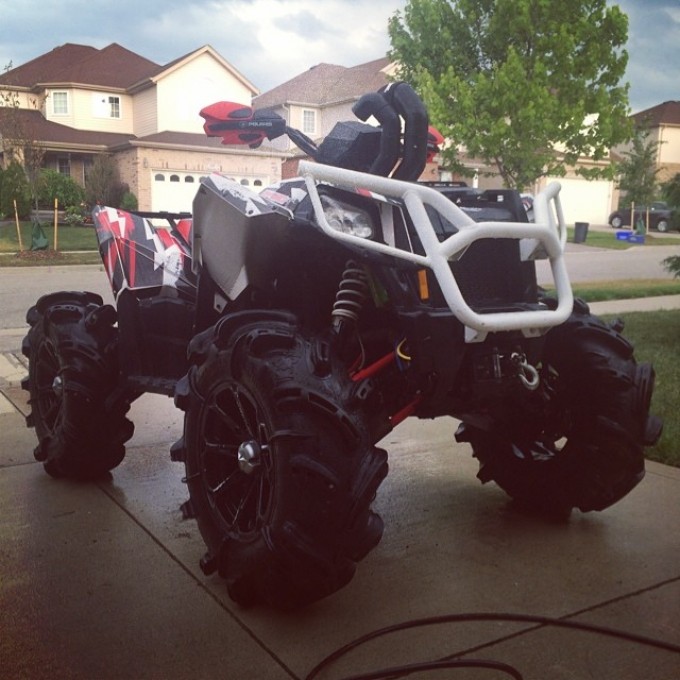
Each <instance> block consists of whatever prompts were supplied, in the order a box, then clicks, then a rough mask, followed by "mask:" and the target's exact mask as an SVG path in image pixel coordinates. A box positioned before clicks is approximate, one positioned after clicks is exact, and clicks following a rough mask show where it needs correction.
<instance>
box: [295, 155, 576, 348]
mask: <svg viewBox="0 0 680 680" xmlns="http://www.w3.org/2000/svg"><path fill="white" fill-rule="evenodd" d="M300 174H301V175H302V177H303V178H304V179H305V183H306V185H307V190H308V191H309V195H310V198H311V201H312V205H313V207H314V213H315V216H316V219H317V222H318V224H319V226H320V227H321V229H323V231H324V232H325V233H326V234H327V235H328V236H330V237H331V238H334V239H336V240H339V241H344V242H346V243H348V244H352V245H353V246H354V247H359V248H362V249H365V250H372V251H375V252H378V253H383V254H388V255H392V256H393V257H398V258H401V259H403V260H407V261H409V262H413V263H415V264H417V265H419V266H421V267H427V268H429V269H431V270H432V272H433V273H434V275H435V277H436V279H437V282H438V284H439V287H440V288H441V291H442V294H443V295H444V299H445V300H446V303H447V304H448V306H449V308H450V309H451V311H452V312H453V314H455V316H456V317H457V318H458V319H459V320H460V321H461V322H462V323H463V324H464V325H465V327H466V340H467V341H468V342H479V341H482V340H483V339H484V338H485V337H486V335H487V334H488V333H493V332H502V331H521V332H522V333H523V334H524V335H525V336H527V337H531V336H535V335H541V334H543V333H545V332H546V331H547V330H549V329H550V328H552V327H553V326H557V325H559V324H561V323H563V322H564V321H566V319H567V318H568V317H569V315H570V314H571V312H572V308H573V304H574V298H573V294H572V290H571V284H570V282H569V276H568V274H567V269H566V263H565V260H564V248H565V245H566V242H567V229H566V224H565V222H564V215H563V213H562V206H561V203H560V199H559V192H560V184H559V183H558V182H552V183H551V184H549V185H548V186H547V187H546V188H545V189H544V190H543V191H542V192H541V193H539V194H538V195H537V196H536V198H535V200H534V216H535V222H532V223H527V222H475V221H474V220H472V219H471V218H470V217H469V216H468V215H466V214H465V213H464V212H463V211H462V210H461V209H460V208H459V207H458V206H456V205H455V204H454V203H452V202H451V201H450V200H449V199H448V198H446V197H445V196H442V194H440V193H439V192H438V191H436V190H435V189H432V188H430V187H427V186H423V185H419V184H415V183H411V182H404V181H400V180H395V179H390V178H386V177H380V176H376V175H370V174H367V173H363V172H356V171H354V170H345V169H342V168H335V167H332V166H328V165H321V164H318V163H311V162H309V161H302V162H301V163H300ZM321 182H323V183H326V184H332V185H334V186H336V187H338V188H340V189H343V188H344V189H347V190H350V191H352V192H355V191H357V190H366V191H371V192H374V193H377V194H381V195H383V196H387V197H391V198H395V199H399V200H401V201H402V202H403V205H404V208H405V210H407V211H408V213H409V216H410V218H411V221H412V223H413V225H414V227H415V229H416V232H417V234H418V236H419V238H420V241H421V243H422V246H423V249H424V251H425V254H424V255H421V254H419V253H414V252H411V251H408V250H401V249H399V248H395V247H393V246H390V245H387V244H384V243H379V242H377V241H371V240H368V239H363V238H361V237H359V236H354V235H352V234H347V233H344V232H340V231H337V230H335V229H333V228H332V227H331V226H330V225H329V223H328V221H327V220H326V217H325V214H324V210H323V206H322V204H321V198H320V196H319V191H318V188H317V185H318V184H319V183H321ZM426 205H428V206H431V207H432V208H433V209H434V210H436V211H437V212H439V213H440V214H441V215H442V216H443V217H444V218H445V219H446V220H448V221H449V222H450V223H451V224H453V225H455V227H456V228H457V229H458V232H457V233H455V234H452V235H451V236H449V237H448V238H446V239H445V240H444V241H441V242H440V241H439V240H438V238H437V234H436V232H435V229H434V227H433V226H432V223H431V222H430V219H429V217H428V215H427V211H426V208H425V206H426ZM498 238H503V239H516V240H518V241H520V254H521V257H522V259H524V260H535V259H544V258H547V259H548V260H549V261H550V268H551V272H552V277H553V282H554V284H555V290H556V295H557V306H556V307H555V308H554V309H548V308H547V307H541V308H540V309H533V310H523V311H512V312H489V313H478V312H475V311H474V310H473V309H472V308H471V307H470V306H469V305H468V304H467V302H466V301H465V299H464V298H463V295H462V294H461V291H460V288H459V286H458V283H457V281H456V279H455V276H454V274H453V272H452V271H451V267H450V265H449V263H450V262H451V261H455V260H457V259H460V258H461V257H462V256H463V254H464V253H465V251H466V250H467V248H468V247H469V246H470V244H472V243H474V242H475V241H480V240H482V239H498Z"/></svg>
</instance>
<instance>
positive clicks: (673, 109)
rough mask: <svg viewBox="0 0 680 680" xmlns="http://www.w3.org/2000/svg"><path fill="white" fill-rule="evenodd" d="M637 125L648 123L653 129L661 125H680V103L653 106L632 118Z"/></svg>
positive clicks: (669, 102) (673, 102)
mask: <svg viewBox="0 0 680 680" xmlns="http://www.w3.org/2000/svg"><path fill="white" fill-rule="evenodd" d="M632 118H633V120H634V121H635V122H636V123H646V124H647V125H651V126H652V127H657V126H659V125H680V102H678V101H667V102H663V104H657V105H656V106H652V108H651V109H645V110H644V111H640V113H636V114H635V115H634V116H632Z"/></svg>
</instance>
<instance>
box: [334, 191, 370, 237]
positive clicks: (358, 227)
mask: <svg viewBox="0 0 680 680" xmlns="http://www.w3.org/2000/svg"><path fill="white" fill-rule="evenodd" d="M321 205H322V206H323V213H324V215H325V216H326V221H327V222H328V224H329V225H330V227H331V229H335V230H336V231H341V232H344V233H345V234H352V235H353V236H358V237H359V238H372V237H373V222H372V221H371V216H370V215H369V214H368V213H367V212H366V211H364V210H361V209H360V208H357V207H356V206H354V205H351V204H349V203H344V202H343V201H338V200H336V199H335V198H331V197H330V196H323V195H322V196H321Z"/></svg>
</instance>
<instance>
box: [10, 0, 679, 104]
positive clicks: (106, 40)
mask: <svg viewBox="0 0 680 680" xmlns="http://www.w3.org/2000/svg"><path fill="white" fill-rule="evenodd" d="M405 4H406V0H372V2H370V3H367V2H365V1H364V0H324V2H323V3H320V2H318V0H141V1H140V0H116V2H115V3H108V2H107V3H104V2H102V1H100V0H61V2H59V3H56V2H55V3H50V2H45V1H44V0H40V1H36V0H22V2H17V1H16V0H0V17H1V20H0V68H2V67H3V66H5V65H7V64H8V63H9V62H10V61H12V62H13V64H14V65H15V66H18V65H19V64H22V63H25V62H26V61H29V60H30V59H33V58H34V57H37V56H40V55H41V54H44V53H45V52H48V51H49V50H51V49H53V48H54V47H57V46H59V45H61V44H63V43H66V42H74V43H82V44H86V45H92V46H94V47H105V46H106V45H108V44H110V43H112V42H117V43H120V44H121V45H123V46H124V47H127V48H128V49H130V50H133V51H135V52H137V53H138V54H141V55H142V56H144V57H146V58H148V59H151V60H153V61H155V62H157V63H159V64H164V63H167V62H169V61H171V60H173V59H175V58H177V57H178V56H181V55H183V54H186V53H188V52H191V51H193V50H195V49H198V48H199V47H201V46H202V45H205V44H209V45H211V46H212V47H214V48H215V49H216V50H217V51H218V52H219V53H220V54H221V55H222V56H223V57H224V58H225V59H226V60H227V61H229V62H230V63H231V64H233V66H235V67H236V68H237V69H238V70H239V71H240V72H241V73H242V74H243V75H244V76H245V77H246V78H248V79H249V80H250V81H251V82H252V83H253V84H254V85H256V86H257V87H259V88H260V89H261V90H263V91H265V90H267V89H269V88H271V87H274V86H275V85H278V84H280V83H282V82H284V81H286V80H288V79H290V78H292V77H294V76H295V75H297V74H298V73H301V72H303V71H305V70H307V69H309V68H310V67H312V66H314V65H315V64H318V63H320V62H328V63H336V64H342V65H345V66H354V65H356V64H361V63H363V62H365V61H369V60H372V59H376V58H378V57H381V56H383V55H384V54H385V53H386V51H387V50H388V49H389V39H388V37H387V21H388V19H389V17H390V16H391V15H392V14H393V13H394V12H395V11H396V10H398V9H402V8H403V7H404V5H405ZM610 4H618V5H619V6H620V7H621V9H622V10H623V11H624V12H626V13H627V14H628V15H629V21H630V25H629V42H628V46H627V49H628V52H629V55H630V58H629V67H628V71H627V79H628V80H629V81H630V83H631V90H630V101H631V108H632V109H633V110H634V111H639V110H641V109H644V108H648V107H650V106H654V105H655V104H658V103H660V102H663V101H666V100H668V99H680V92H678V88H679V85H678V83H680V3H679V2H678V0H620V1H619V2H614V1H613V0H612V2H610Z"/></svg>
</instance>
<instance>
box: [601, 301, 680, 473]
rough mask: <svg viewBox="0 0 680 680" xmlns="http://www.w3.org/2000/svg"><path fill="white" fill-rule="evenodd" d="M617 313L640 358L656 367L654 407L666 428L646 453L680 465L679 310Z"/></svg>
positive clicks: (661, 460) (649, 456)
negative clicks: (656, 442) (655, 443)
mask: <svg viewBox="0 0 680 680" xmlns="http://www.w3.org/2000/svg"><path fill="white" fill-rule="evenodd" d="M618 317H620V318H622V319H623V321H624V322H625V328H624V331H623V334H624V335H625V336H626V338H628V339H629V340H630V341H631V342H632V343H633V344H634V345H635V358H636V359H637V361H638V362H644V361H650V362H651V363H652V364H653V365H654V370H655V371H656V386H655V389H654V396H653V398H652V409H651V410H652V413H654V414H655V415H657V416H659V417H660V418H661V419H662V420H663V421H664V430H663V434H662V435H661V439H660V440H659V443H658V444H657V445H656V446H655V447H654V448H651V449H648V450H647V457H648V458H649V459H650V460H656V461H658V462H660V463H665V464H667V465H673V466H675V467H680V415H679V414H678V409H680V362H678V339H679V338H680V310H672V311H659V312H636V313H630V314H624V315H618V316H617V318H618ZM603 318H605V319H607V320H609V319H611V318H613V317H606V316H605V317H603Z"/></svg>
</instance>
